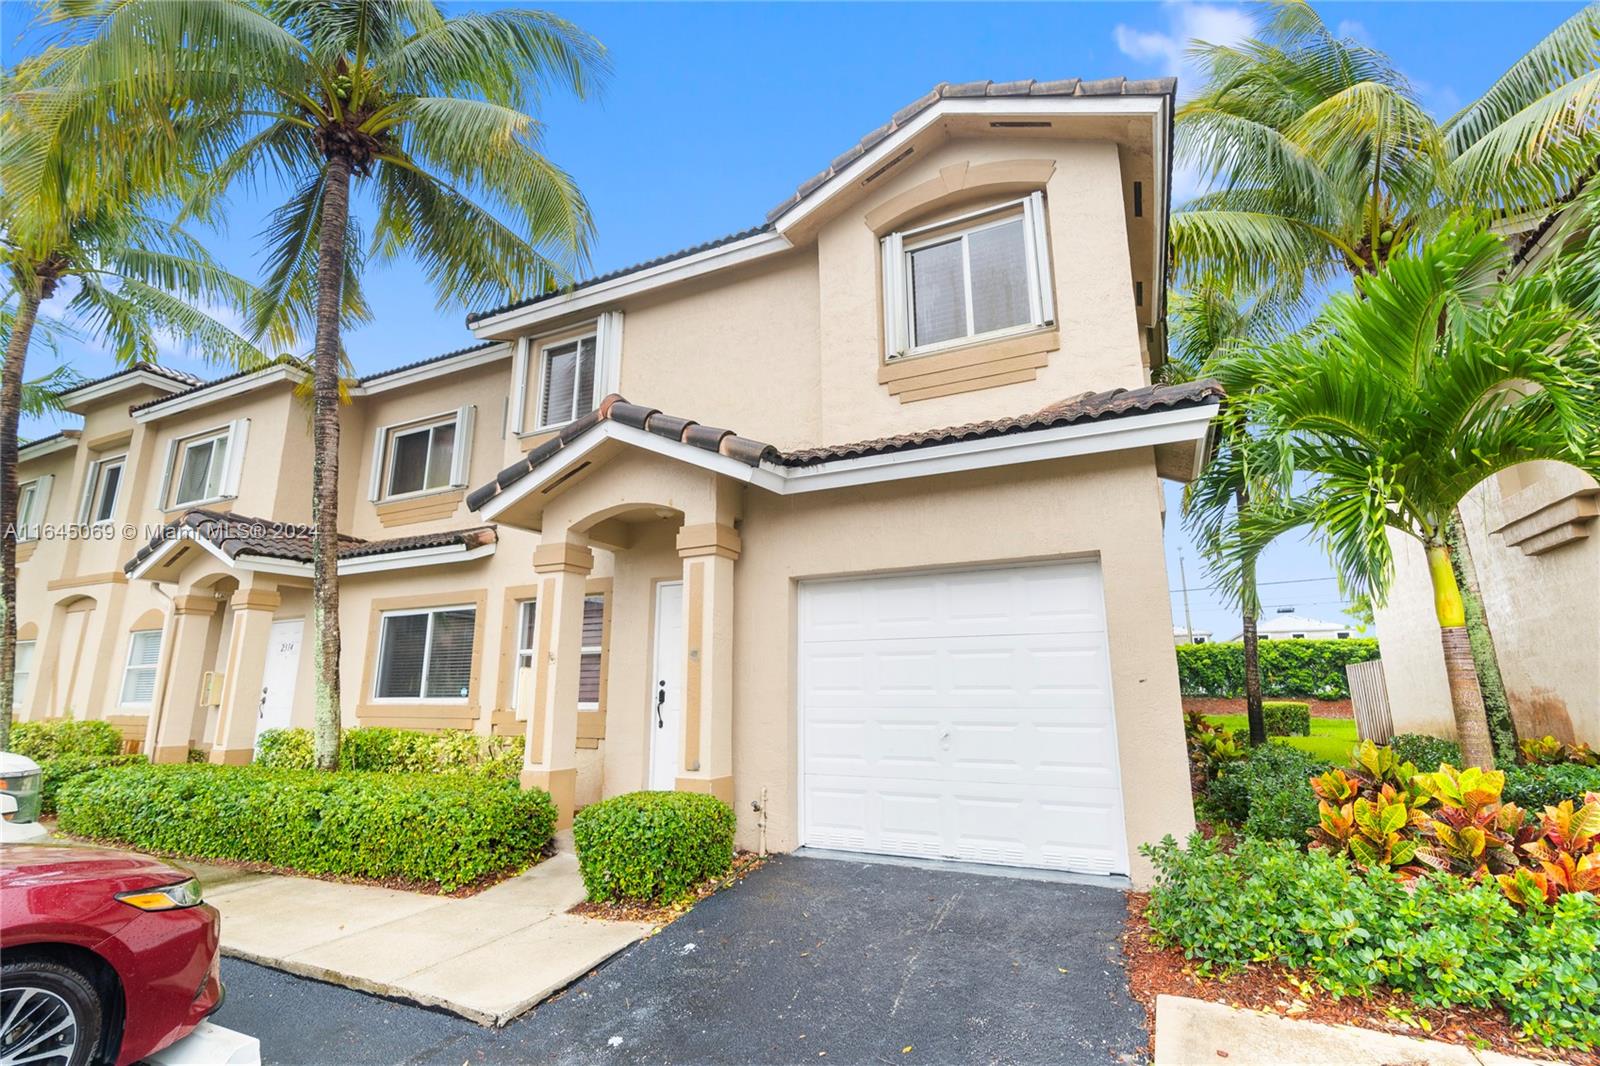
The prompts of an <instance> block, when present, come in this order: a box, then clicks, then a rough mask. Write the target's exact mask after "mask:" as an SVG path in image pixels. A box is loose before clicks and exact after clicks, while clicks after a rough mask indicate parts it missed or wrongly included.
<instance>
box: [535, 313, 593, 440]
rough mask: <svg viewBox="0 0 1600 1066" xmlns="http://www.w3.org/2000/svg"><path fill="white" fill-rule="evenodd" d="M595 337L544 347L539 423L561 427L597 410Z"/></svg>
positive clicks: (541, 351)
mask: <svg viewBox="0 0 1600 1066" xmlns="http://www.w3.org/2000/svg"><path fill="white" fill-rule="evenodd" d="M595 350H596V349H595V336H594V335H593V334H590V335H589V336H587V337H578V338H575V339H573V340H570V341H565V342H563V343H560V344H552V345H549V346H548V347H545V348H542V349H540V352H539V359H540V371H539V380H540V382H541V384H540V395H539V424H540V425H541V426H559V425H561V424H562V423H564V422H571V421H572V420H573V419H574V418H579V417H582V416H583V415H586V414H588V413H589V412H590V411H592V410H594V369H595Z"/></svg>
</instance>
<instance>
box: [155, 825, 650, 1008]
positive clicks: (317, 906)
mask: <svg viewBox="0 0 1600 1066" xmlns="http://www.w3.org/2000/svg"><path fill="white" fill-rule="evenodd" d="M561 837H564V838H565V839H564V840H563V839H561ZM558 846H559V848H560V850H558V851H557V853H556V854H555V855H554V856H552V857H551V858H548V859H546V860H545V861H544V862H541V863H540V864H539V865H537V866H535V867H534V868H533V869H531V870H529V871H528V872H527V873H524V874H522V875H521V876H519V877H514V878H511V879H510V880H507V881H502V882H501V883H500V884H498V885H495V886H494V887H493V888H489V889H486V890H484V891H483V892H480V893H478V894H477V895H476V896H472V897H470V898H468V899H450V898H448V897H445V896H430V895H423V894H421V893H417V892H402V891H399V890H396V889H389V888H375V887H372V886H368V885H348V884H340V883H337V882H333V881H318V880H315V879H312V878H305V877H284V876H280V875H276V874H262V873H250V872H245V871H240V870H236V869H230V868H227V867H220V866H207V865H204V864H197V863H185V864H184V865H185V866H188V867H190V868H191V869H193V870H194V871H195V873H196V874H198V875H199V877H200V882H201V884H202V886H204V889H205V896H206V901H207V902H208V903H210V904H211V905H212V906H214V907H216V908H217V910H219V911H221V912H222V951H223V954H225V955H232V956H236V957H238V958H241V959H248V960H249V961H251V962H257V963H260V964H262V965H264V966H271V967H273V968H275V969H279V970H286V971H288V972H289V973H294V974H300V975H301V976H304V977H314V978H317V979H318V980H322V981H330V982H333V983H334V984H340V985H344V986H345V987H347V988H354V989H359V990H361V991H364V992H375V993H378V994H380V995H385V996H395V997H398V998H401V999H407V1000H411V1001H413V1002H416V1003H421V1004H423V1005H425V1006H435V1007H443V1008H444V1009H446V1010H450V1011H453V1012H455V1013H456V1014H460V1015H462V1016H463V1017H466V1018H470V1019H472V1020H473V1021H475V1022H479V1023H481V1024H484V1025H504V1024H505V1023H506V1022H508V1021H510V1020H511V1019H512V1018H515V1017H516V1016H517V1015H519V1014H521V1013H523V1012H524V1011H526V1010H528V1009H529V1008H531V1007H533V1006H535V1005H536V1004H538V1003H539V1002H540V1001H541V1000H543V999H545V998H546V997H548V996H549V995H550V994H551V993H553V992H556V991H558V990H559V989H561V988H564V987H565V986H566V985H568V984H571V983H572V982H573V981H574V980H576V979H577V978H579V977H582V976H583V975H584V974H586V973H588V972H589V971H590V970H592V969H594V968H595V967H596V966H598V965H599V964H600V963H602V962H604V961H605V960H606V959H608V958H610V957H611V956H612V955H614V954H616V953H617V952H619V951H621V950H622V949H623V948H625V947H627V946H628V945H630V944H633V943H634V942H636V941H637V940H639V939H640V938H642V937H643V936H645V935H646V934H647V933H649V932H650V930H651V928H652V927H651V926H650V925H648V924H646V923H642V922H611V921H599V920H596V919H591V918H579V917H576V916H574V915H570V914H567V913H566V911H567V908H569V907H571V906H572V905H573V904H574V903H577V902H579V901H580V900H582V899H583V897H584V891H583V882H582V881H581V880H580V879H579V877H578V859H577V856H576V855H574V854H573V851H572V843H571V834H570V833H566V834H561V836H560V837H558Z"/></svg>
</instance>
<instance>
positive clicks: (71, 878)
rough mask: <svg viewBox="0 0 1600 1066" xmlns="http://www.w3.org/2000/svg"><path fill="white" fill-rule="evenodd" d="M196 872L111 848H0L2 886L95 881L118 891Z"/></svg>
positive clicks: (171, 882) (168, 882) (174, 880)
mask: <svg viewBox="0 0 1600 1066" xmlns="http://www.w3.org/2000/svg"><path fill="white" fill-rule="evenodd" d="M193 876H194V875H193V874H191V873H190V872H189V871H188V870H185V869H183V868H182V867H180V866H173V865H172V864H170V863H166V862H162V861H161V860H160V859H152V858H151V857H150V856H148V855H135V854H133V853H132V852H127V851H112V850H110V849H109V848H79V847H63V846H58V845H49V844H12V845H7V846H6V847H5V848H3V849H0V885H4V886H5V887H6V888H34V887H39V886H44V885H66V884H73V883H75V882H79V881H95V882H99V883H101V884H108V885H112V886H113V887H114V888H115V890H116V891H119V892H120V891H124V890H126V889H133V888H154V887H156V886H157V885H175V884H177V883H178V882H179V881H187V880H188V879H189V878H190V877H193Z"/></svg>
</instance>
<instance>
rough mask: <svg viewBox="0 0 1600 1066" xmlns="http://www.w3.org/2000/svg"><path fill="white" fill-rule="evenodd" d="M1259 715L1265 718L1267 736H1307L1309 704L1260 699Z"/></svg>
mask: <svg viewBox="0 0 1600 1066" xmlns="http://www.w3.org/2000/svg"><path fill="white" fill-rule="evenodd" d="M1261 717H1262V718H1264V719H1266V723H1267V736H1269V737H1309V736H1310V735H1311V704H1309V703H1297V702H1295V701H1293V700H1262V701H1261Z"/></svg>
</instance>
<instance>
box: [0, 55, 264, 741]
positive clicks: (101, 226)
mask: <svg viewBox="0 0 1600 1066" xmlns="http://www.w3.org/2000/svg"><path fill="white" fill-rule="evenodd" d="M51 58H52V59H59V54H53V55H52V57H51ZM46 69H47V64H42V63H37V62H35V63H26V64H23V65H22V66H21V67H20V68H19V69H18V70H15V71H11V72H9V73H8V74H7V76H6V78H5V83H4V95H3V100H0V286H3V288H0V308H3V326H4V329H3V333H4V338H5V360H4V363H3V365H0V530H5V529H12V528H14V527H15V525H16V522H17V449H18V439H17V425H18V421H19V417H20V415H21V413H22V412H23V411H24V410H26V409H28V408H29V407H30V405H31V406H33V407H35V408H37V407H40V406H41V403H42V401H41V398H40V396H39V385H40V383H39V382H34V383H32V387H30V383H29V382H28V381H27V378H26V373H27V356H28V351H29V348H30V346H31V345H32V343H33V342H34V339H35V337H36V336H38V335H39V334H41V333H43V334H45V337H46V340H48V338H49V335H50V334H51V333H52V332H53V331H54V330H56V329H59V328H63V327H62V326H61V325H60V324H54V323H51V322H50V320H48V319H46V320H44V321H41V320H40V317H39V313H40V308H41V306H42V305H43V304H44V303H45V302H46V301H48V300H50V299H51V298H52V297H53V296H55V295H56V293H57V290H58V288H59V287H60V286H62V285H63V284H67V285H71V286H73V287H74V288H75V290H76V291H75V292H74V293H73V294H72V296H71V298H70V300H68V302H67V304H66V307H65V311H64V314H65V316H66V318H67V319H68V320H69V321H76V322H77V323H80V324H81V325H82V326H83V328H84V329H85V330H86V331H89V332H93V333H96V334H98V335H100V336H102V337H104V338H105V339H106V340H107V341H108V342H109V343H110V346H111V348H112V349H113V352H114V354H115V355H116V356H117V358H118V359H120V360H122V361H124V362H130V363H131V362H135V361H140V360H144V361H154V360H155V358H156V355H157V350H156V338H157V337H158V336H159V335H163V334H164V335H166V336H169V337H172V338H177V339H179V342H180V343H182V344H184V345H185V346H187V347H189V348H191V349H192V350H195V351H197V352H201V353H204V354H205V355H206V356H207V357H208V358H211V359H215V360H218V361H221V362H225V363H228V364H230V365H232V366H238V367H247V366H250V365H252V364H253V363H255V362H257V361H259V360H260V359H261V358H262V356H261V354H260V352H259V351H257V350H256V348H255V346H254V345H253V344H251V343H249V342H247V341H246V340H244V339H243V338H241V337H240V336H238V335H237V334H236V333H235V332H234V331H233V330H231V329H229V328H228V327H227V326H225V325H224V324H222V323H221V322H219V321H218V320H217V319H216V318H214V317H213V316H212V315H211V314H209V313H208V312H206V311H204V310H201V309H200V308H201V307H202V306H206V305H219V304H220V305H227V306H231V307H235V308H240V309H247V308H250V307H253V306H254V305H255V302H256V300H257V296H256V292H255V289H254V288H253V287H252V286H250V285H249V284H248V283H247V282H245V281H243V280H241V279H240V278H237V277H235V276H233V275H232V274H229V273H228V272H227V271H225V270H223V269H222V268H221V267H219V266H217V264H216V263H215V262H213V261H212V260H211V258H210V256H209V255H208V254H207V253H206V251H205V249H204V248H203V247H201V245H200V244H199V242H197V241H196V240H194V239H193V238H192V237H191V236H189V235H188V234H187V233H186V232H184V230H182V229H181V228H179V227H176V226H173V225H172V224H171V223H170V222H167V221H163V220H161V219H159V218H157V217H156V216H155V215H153V214H152V213H150V211H149V209H148V206H147V205H149V204H150V203H151V202H152V201H153V200H156V199H159V197H160V196H161V195H162V194H163V193H166V194H170V193H172V192H174V191H175V189H176V182H177V181H178V180H180V178H181V176H180V175H174V176H173V179H172V184H169V185H167V187H166V188H164V189H163V188H158V187H152V186H149V185H145V184H143V181H142V178H140V177H139V176H136V175H134V174H133V173H132V171H131V169H122V170H117V169H113V170H110V171H106V170H103V169H101V166H100V164H99V163H98V162H95V163H91V162H90V161H89V160H88V159H87V158H86V157H85V156H83V155H81V154H79V153H78V152H77V150H76V147H75V143H74V141H73V140H71V139H69V138H63V137H61V136H60V126H59V123H58V120H59V117H60V114H61V111H60V108H59V107H58V106H57V105H59V104H60V102H61V101H60V99H59V98H58V97H53V89H52V87H51V86H50V85H49V84H48V82H47V78H46ZM127 125H128V126H129V127H130V128H131V127H132V126H133V125H134V124H132V123H128V124H127ZM124 143H126V142H124ZM96 190H99V192H96ZM267 321H268V323H269V325H272V324H273V323H274V321H275V320H274V319H272V318H270V317H269V318H268V319H267ZM273 332H274V334H275V335H276V334H278V333H280V332H281V330H280V329H277V328H276V327H274V329H273ZM45 382H46V383H54V384H61V383H63V379H60V378H59V376H54V377H53V376H50V375H47V376H46V378H45ZM16 590H17V545H16V540H15V538H14V537H12V536H9V535H8V536H4V537H0V749H3V748H5V746H6V744H7V743H8V741H9V737H10V730H11V703H12V693H13V686H14V683H15V664H16V635H17V620H16Z"/></svg>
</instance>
